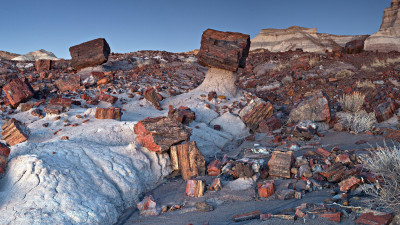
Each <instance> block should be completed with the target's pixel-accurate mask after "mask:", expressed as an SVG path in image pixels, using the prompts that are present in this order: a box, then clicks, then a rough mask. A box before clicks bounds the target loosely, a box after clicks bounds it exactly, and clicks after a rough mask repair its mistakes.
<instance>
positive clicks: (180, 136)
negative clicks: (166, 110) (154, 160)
mask: <svg viewBox="0 0 400 225" xmlns="http://www.w3.org/2000/svg"><path fill="white" fill-rule="evenodd" d="M134 130H135V134H136V135H137V137H136V141H137V142H138V143H139V144H141V145H143V146H144V147H146V148H148V149H149V150H150V151H154V152H158V153H163V152H165V151H167V150H169V148H170V147H171V146H172V145H173V144H178V143H180V142H183V141H188V140H189V139H190V135H191V133H192V130H191V129H190V128H187V127H185V126H184V125H183V124H181V123H179V122H178V121H176V120H173V119H171V118H168V117H155V118H150V117H149V118H146V119H143V120H141V121H139V122H138V123H137V124H136V125H135V127H134Z"/></svg>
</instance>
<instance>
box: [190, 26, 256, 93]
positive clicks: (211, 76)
mask: <svg viewBox="0 0 400 225" xmlns="http://www.w3.org/2000/svg"><path fill="white" fill-rule="evenodd" d="M249 48H250V36H249V35H246V34H241V33H234V32H222V31H216V30H211V29H208V30H206V31H204V32H203V36H202V38H201V47H200V51H199V53H198V54H197V59H198V63H199V64H200V65H202V66H206V67H210V69H209V70H208V72H207V74H206V78H205V79H204V81H203V83H202V84H201V85H200V86H199V87H198V88H197V89H195V90H196V91H201V92H206V93H208V92H210V91H214V92H216V93H217V94H219V95H225V96H229V97H234V96H236V92H237V89H236V85H235V82H236V80H237V76H236V71H237V69H238V68H239V67H241V68H244V67H245V66H246V58H247V55H248V53H249Z"/></svg>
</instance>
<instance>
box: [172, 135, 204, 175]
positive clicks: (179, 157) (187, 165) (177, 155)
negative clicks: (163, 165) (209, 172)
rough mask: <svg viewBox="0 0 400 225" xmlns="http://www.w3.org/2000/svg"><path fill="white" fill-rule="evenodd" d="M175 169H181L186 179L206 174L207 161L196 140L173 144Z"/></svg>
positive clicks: (173, 165)
mask: <svg viewBox="0 0 400 225" xmlns="http://www.w3.org/2000/svg"><path fill="white" fill-rule="evenodd" d="M170 156H171V164H172V168H173V170H175V171H176V170H179V171H180V173H181V175H182V178H183V179H184V180H189V179H193V178H195V177H197V176H204V175H206V162H205V159H204V156H203V154H201V152H200V151H199V149H198V148H197V146H196V142H195V141H191V142H187V143H183V144H180V145H174V146H171V151H170Z"/></svg>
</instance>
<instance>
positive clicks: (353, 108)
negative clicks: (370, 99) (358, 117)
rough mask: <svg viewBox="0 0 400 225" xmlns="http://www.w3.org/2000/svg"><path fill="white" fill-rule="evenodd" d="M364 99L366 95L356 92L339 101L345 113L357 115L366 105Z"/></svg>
mask: <svg viewBox="0 0 400 225" xmlns="http://www.w3.org/2000/svg"><path fill="white" fill-rule="evenodd" d="M364 99H365V95H363V94H361V93H360V92H357V91H356V92H354V93H353V94H350V95H343V97H342V98H340V99H339V100H338V101H339V104H340V105H341V106H342V108H343V110H344V111H348V112H353V113H355V112H358V111H360V110H361V108H362V106H363V104H364Z"/></svg>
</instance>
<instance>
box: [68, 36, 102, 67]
mask: <svg viewBox="0 0 400 225" xmlns="http://www.w3.org/2000/svg"><path fill="white" fill-rule="evenodd" d="M69 52H70V54H71V66H72V67H73V68H75V69H76V70H80V69H83V68H85V67H94V66H98V65H101V64H103V63H105V62H107V60H108V55H109V54H110V46H109V45H108V43H107V41H106V40H105V39H104V38H97V39H94V40H91V41H88V42H85V43H82V44H79V45H75V46H72V47H70V48H69Z"/></svg>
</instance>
